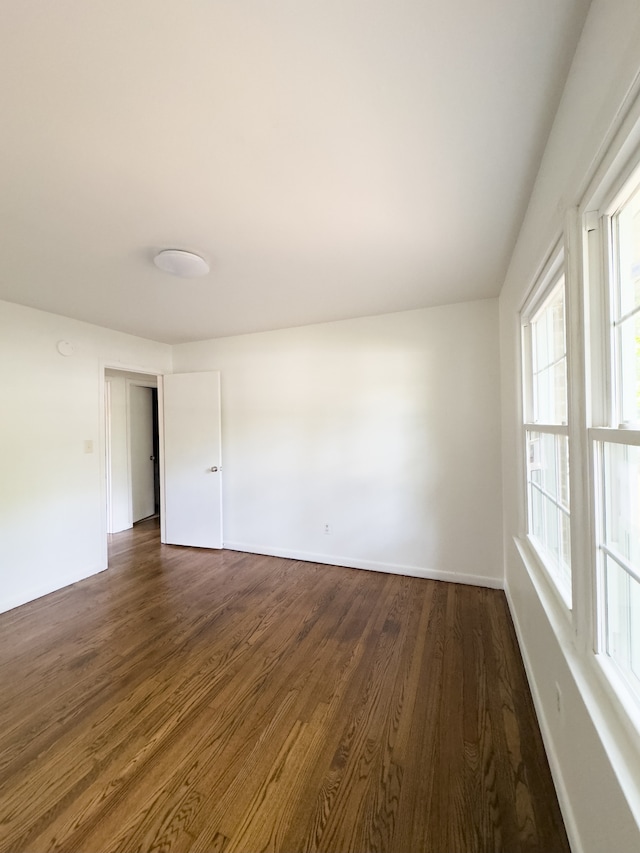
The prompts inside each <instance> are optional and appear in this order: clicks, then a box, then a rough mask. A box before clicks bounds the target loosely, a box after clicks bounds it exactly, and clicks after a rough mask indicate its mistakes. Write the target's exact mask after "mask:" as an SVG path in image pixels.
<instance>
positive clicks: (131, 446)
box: [105, 369, 160, 534]
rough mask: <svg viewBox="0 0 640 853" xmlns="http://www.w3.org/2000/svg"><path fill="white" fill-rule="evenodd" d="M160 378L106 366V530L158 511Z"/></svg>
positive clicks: (119, 528) (121, 528) (129, 524)
mask: <svg viewBox="0 0 640 853" xmlns="http://www.w3.org/2000/svg"><path fill="white" fill-rule="evenodd" d="M157 384H158V382H157V377H155V376H147V375H145V374H138V373H131V372H128V371H121V370H115V369H106V370H105V413H106V438H107V441H106V480H107V507H106V510H107V532H108V533H110V534H113V533H119V532H121V531H124V530H129V529H131V528H132V527H133V525H134V524H136V523H139V522H141V521H143V520H145V519H152V518H159V515H160V464H159V435H158V388H157Z"/></svg>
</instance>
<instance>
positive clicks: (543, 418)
mask: <svg viewBox="0 0 640 853" xmlns="http://www.w3.org/2000/svg"><path fill="white" fill-rule="evenodd" d="M565 315H566V296H565V279H564V274H563V272H562V255H561V254H558V255H557V256H556V258H555V261H554V262H553V263H552V264H551V265H550V268H549V270H548V272H547V274H546V275H544V276H543V277H542V279H541V281H540V283H539V286H538V287H537V288H536V290H535V292H534V294H533V297H532V298H531V299H530V300H529V303H528V304H527V306H525V310H524V312H523V316H522V331H523V346H524V390H525V401H524V410H525V425H524V426H525V441H526V448H527V510H528V512H527V532H528V536H529V541H530V542H531V544H532V545H533V547H534V548H535V550H536V552H537V554H538V556H539V557H540V560H541V561H542V564H543V565H544V567H545V569H546V571H547V572H548V574H549V576H550V578H551V580H552V581H553V583H554V585H555V587H556V589H557V590H558V591H559V592H560V594H561V596H562V598H563V600H564V602H565V603H566V604H567V606H569V607H571V534H570V511H569V428H568V413H567V408H568V407H567V334H566V316H565Z"/></svg>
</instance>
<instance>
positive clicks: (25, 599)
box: [0, 566, 106, 613]
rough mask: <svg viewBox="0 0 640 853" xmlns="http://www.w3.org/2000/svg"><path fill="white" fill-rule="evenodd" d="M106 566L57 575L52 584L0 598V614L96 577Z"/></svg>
mask: <svg viewBox="0 0 640 853" xmlns="http://www.w3.org/2000/svg"><path fill="white" fill-rule="evenodd" d="M105 569H106V566H100V568H96V569H93V570H92V571H89V572H87V571H83V572H82V574H77V573H76V574H69V575H63V576H60V575H58V576H57V577H56V578H55V579H54V580H53V583H47V584H39V585H37V586H32V587H29V589H25V590H22V591H21V592H20V593H18V594H17V595H12V596H8V597H6V598H5V597H3V596H0V613H5V612H6V611H7V610H13V609H14V607H21V606H22V605H23V604H28V603H29V602H30V601H35V599H36V598H42V597H43V596H44V595H49V594H50V593H52V592H57V591H58V590H59V589H63V587H65V586H70V585H71V584H73V583H77V582H78V581H82V580H85V579H86V578H90V577H91V576H92V575H97V574H98V572H103V571H104V570H105Z"/></svg>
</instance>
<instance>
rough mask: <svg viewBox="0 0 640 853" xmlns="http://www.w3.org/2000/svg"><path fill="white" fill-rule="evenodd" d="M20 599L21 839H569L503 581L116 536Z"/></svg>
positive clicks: (302, 843) (103, 848) (0, 816)
mask: <svg viewBox="0 0 640 853" xmlns="http://www.w3.org/2000/svg"><path fill="white" fill-rule="evenodd" d="M111 539H112V542H111V568H110V570H109V571H108V572H105V573H102V574H101V575H97V576H95V577H92V578H89V579H87V580H85V581H82V582H81V583H78V584H75V585H74V586H73V587H69V588H67V589H64V590H61V591H59V592H56V593H53V594H52V595H49V596H46V597H45V598H42V599H40V600H38V601H35V602H32V603H31V604H28V605H25V606H24V607H21V608H17V609H16V610H13V611H11V612H9V613H6V614H3V615H1V616H0V685H1V693H0V851H3V853H5V852H6V853H19V851H29V853H39V851H63V853H72V851H82V853H109V851H114V853H134V851H157V853H160V851H176V853H177V851H189V853H197V851H202V853H205V851H206V853H213V851H219V853H232V851H235V852H236V853H258V851H274V853H275V851H279V853H300V852H301V851H309V852H310V853H311V851H323V853H333V851H335V853H349V851H353V853H375V851H380V853H382V851H387V852H388V853H473V851H496V853H497V851H509V853H516V851H528V853H533V851H540V853H554V851H558V852H560V851H568V850H569V846H568V843H567V839H566V835H565V832H564V828H563V825H562V820H561V816H560V812H559V809H558V804H557V800H556V797H555V792H554V789H553V786H552V782H551V778H550V774H549V768H548V765H547V761H546V757H545V755H544V751H543V747H542V742H541V739H540V733H539V730H538V727H537V723H536V719H535V716H534V712H533V707H532V703H531V697H530V694H529V691H528V687H527V683H526V679H525V676H524V671H523V667H522V662H521V659H520V656H519V653H518V650H517V646H516V642H515V636H514V632H513V628H512V625H511V622H510V619H509V615H508V611H507V607H506V602H505V598H504V595H503V594H502V593H501V592H498V591H495V590H488V589H481V588H475V587H469V586H461V585H454V584H445V583H439V582H434V581H426V580H419V579H416V578H407V577H400V576H389V575H384V574H376V573H372V572H364V571H357V570H351V569H343V568H335V567H328V566H318V565H314V564H309V563H301V562H296V561H290V560H283V559H278V558H272V557H259V556H253V555H248V554H240V553H234V552H229V551H222V552H210V551H204V550H198V549H187V548H178V547H172V546H161V545H159V540H158V532H157V526H156V523H155V522H145V523H143V524H142V525H139V526H136V528H134V530H133V531H127V532H125V533H123V534H118V535H117V536H113V537H111Z"/></svg>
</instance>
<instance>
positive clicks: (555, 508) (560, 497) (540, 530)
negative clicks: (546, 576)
mask: <svg viewBox="0 0 640 853" xmlns="http://www.w3.org/2000/svg"><path fill="white" fill-rule="evenodd" d="M527 445H528V481H529V534H530V536H531V537H532V539H533V540H534V542H535V545H536V547H537V549H538V551H539V553H540V556H541V558H542V560H543V562H544V564H545V566H546V567H547V569H548V571H549V573H550V575H551V577H552V578H553V580H554V581H555V583H556V585H557V586H558V588H559V590H560V592H561V593H562V595H563V597H564V599H565V601H566V602H567V603H568V604H569V606H571V537H570V522H569V442H568V438H567V436H566V435H552V434H549V433H544V432H533V431H530V432H528V433H527Z"/></svg>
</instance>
